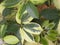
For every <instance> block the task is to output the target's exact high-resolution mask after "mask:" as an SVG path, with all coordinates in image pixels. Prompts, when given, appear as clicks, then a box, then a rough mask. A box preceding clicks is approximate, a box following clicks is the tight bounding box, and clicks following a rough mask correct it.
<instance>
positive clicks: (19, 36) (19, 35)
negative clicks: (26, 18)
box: [16, 28, 24, 45]
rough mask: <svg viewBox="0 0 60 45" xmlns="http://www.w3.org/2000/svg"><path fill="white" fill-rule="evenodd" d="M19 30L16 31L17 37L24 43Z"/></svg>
mask: <svg viewBox="0 0 60 45" xmlns="http://www.w3.org/2000/svg"><path fill="white" fill-rule="evenodd" d="M20 30H21V28H20ZM20 30H18V31H17V33H16V36H17V37H18V38H19V40H20V42H21V43H22V45H23V44H24V37H23V35H22V34H21V32H20Z"/></svg>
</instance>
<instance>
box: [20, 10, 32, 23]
mask: <svg viewBox="0 0 60 45" xmlns="http://www.w3.org/2000/svg"><path fill="white" fill-rule="evenodd" d="M32 20H33V17H32V16H30V15H29V14H28V13H27V11H26V10H25V12H24V13H23V15H22V18H21V21H22V23H23V24H27V23H29V22H30V21H32Z"/></svg>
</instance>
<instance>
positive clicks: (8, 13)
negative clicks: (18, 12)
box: [2, 8, 13, 16]
mask: <svg viewBox="0 0 60 45" xmlns="http://www.w3.org/2000/svg"><path fill="white" fill-rule="evenodd" d="M12 12H13V8H5V9H4V10H3V13H2V15H3V16H8V15H11V13H12Z"/></svg>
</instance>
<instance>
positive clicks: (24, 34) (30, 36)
mask: <svg viewBox="0 0 60 45" xmlns="http://www.w3.org/2000/svg"><path fill="white" fill-rule="evenodd" d="M20 34H21V35H22V37H23V38H24V39H25V40H26V41H28V42H34V38H33V36H32V35H31V34H30V33H28V32H26V31H24V30H23V29H21V28H20Z"/></svg>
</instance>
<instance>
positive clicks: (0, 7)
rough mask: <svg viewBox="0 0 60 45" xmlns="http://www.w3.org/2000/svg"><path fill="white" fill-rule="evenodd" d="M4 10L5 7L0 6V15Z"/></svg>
mask: <svg viewBox="0 0 60 45" xmlns="http://www.w3.org/2000/svg"><path fill="white" fill-rule="evenodd" d="M4 9H5V7H4V6H2V5H1V4H0V13H1V14H2V13H3V10H4Z"/></svg>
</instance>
